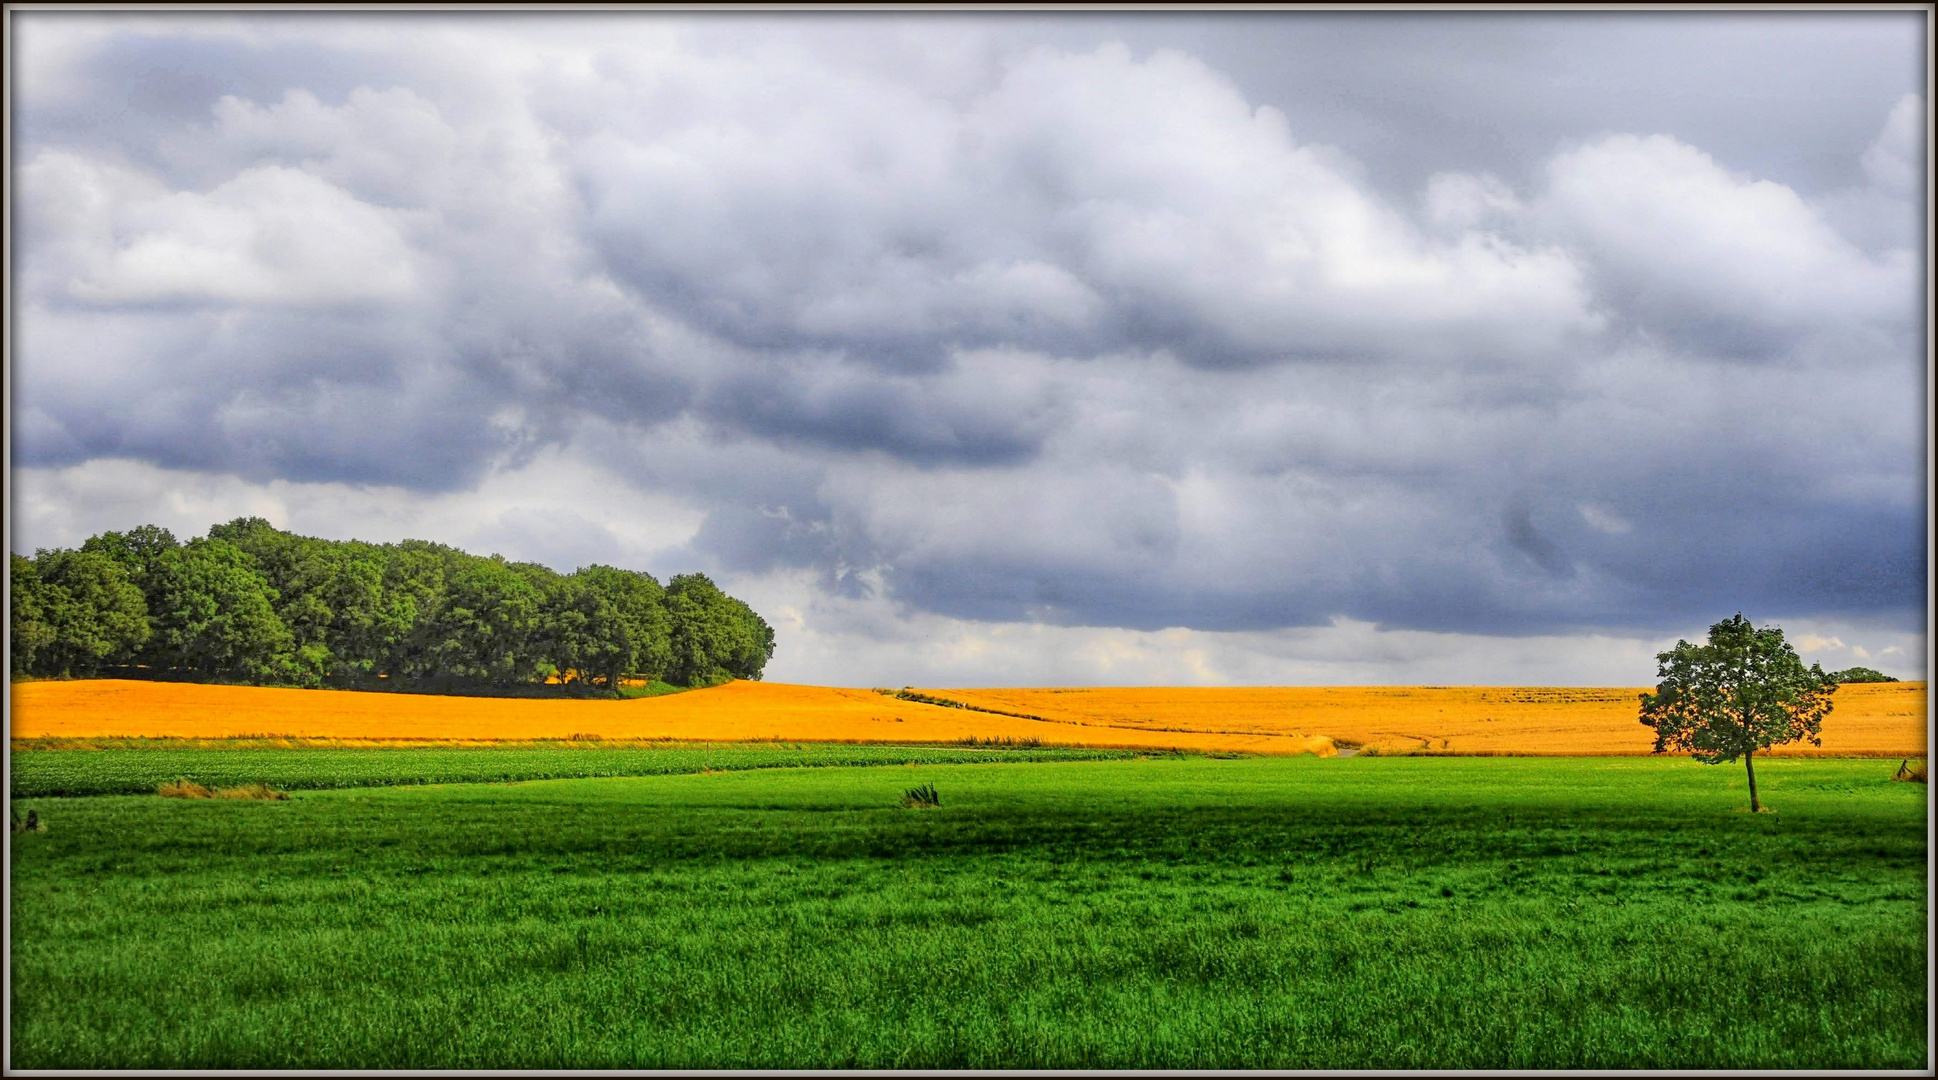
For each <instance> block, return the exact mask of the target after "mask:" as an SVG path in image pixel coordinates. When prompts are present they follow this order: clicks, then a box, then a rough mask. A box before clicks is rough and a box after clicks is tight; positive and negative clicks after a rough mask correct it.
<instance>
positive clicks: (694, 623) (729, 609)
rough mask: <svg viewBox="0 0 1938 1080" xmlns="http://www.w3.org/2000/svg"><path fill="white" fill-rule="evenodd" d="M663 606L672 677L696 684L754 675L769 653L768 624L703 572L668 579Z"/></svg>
mask: <svg viewBox="0 0 1938 1080" xmlns="http://www.w3.org/2000/svg"><path fill="white" fill-rule="evenodd" d="M666 611H667V614H668V616H669V617H670V622H671V633H670V635H669V638H670V640H669V663H668V667H667V674H666V677H667V679H668V680H669V681H671V682H676V683H684V684H686V685H688V686H698V685H704V684H710V683H717V682H725V681H727V680H728V679H758V678H760V672H761V669H762V668H763V667H765V666H766V664H767V661H768V660H769V659H771V658H772V657H773V655H774V630H773V628H772V627H770V626H768V625H767V622H766V620H764V619H762V618H761V617H760V616H759V615H756V614H754V611H753V609H752V608H749V607H748V606H747V605H746V604H743V603H741V602H740V601H738V600H736V599H734V598H733V597H731V596H728V595H727V594H726V593H723V592H721V591H720V588H719V586H717V585H715V584H714V583H713V582H712V580H711V579H709V578H708V577H707V576H706V575H705V574H682V575H680V576H678V577H675V578H674V579H673V580H672V581H670V582H668V583H667V585H666Z"/></svg>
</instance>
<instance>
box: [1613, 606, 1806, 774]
mask: <svg viewBox="0 0 1938 1080" xmlns="http://www.w3.org/2000/svg"><path fill="white" fill-rule="evenodd" d="M1656 661H1657V670H1656V677H1657V678H1658V679H1659V680H1660V681H1659V682H1658V683H1657V684H1656V688H1655V693H1653V694H1643V695H1642V723H1643V724H1644V725H1645V726H1647V727H1651V728H1654V729H1655V753H1658V754H1660V753H1664V752H1669V751H1674V752H1681V753H1688V754H1690V755H1691V756H1693V757H1694V758H1695V759H1696V760H1698V761H1701V762H1703V763H1705V764H1709V765H1717V764H1721V763H1723V762H1728V761H1735V760H1736V759H1737V758H1742V759H1743V767H1744V769H1745V770H1746V771H1747V772H1748V774H1749V782H1750V809H1751V810H1760V809H1762V805H1761V803H1760V802H1759V801H1758V800H1757V795H1756V766H1755V764H1754V762H1753V760H1752V759H1753V758H1754V756H1755V754H1756V752H1757V751H1758V750H1763V749H1766V748H1768V747H1771V746H1776V745H1780V744H1782V743H1788V742H1795V741H1797V740H1799V739H1808V740H1809V741H1810V742H1811V744H1812V745H1816V746H1822V745H1823V741H1822V739H1821V738H1820V736H1821V735H1822V733H1823V720H1824V717H1825V716H1826V715H1828V714H1829V712H1830V709H1831V695H1832V694H1833V693H1835V692H1836V690H1837V683H1836V681H1835V680H1834V679H1833V678H1832V677H1831V676H1829V675H1826V674H1824V669H1823V667H1822V666H1821V665H1818V664H1812V665H1810V666H1809V667H1808V668H1806V667H1804V666H1803V661H1802V660H1801V659H1799V658H1798V657H1797V653H1796V650H1794V649H1792V648H1791V647H1790V645H1789V643H1788V642H1786V641H1784V640H1783V631H1782V630H1779V629H1777V628H1775V627H1769V628H1767V629H1763V630H1758V629H1757V628H1756V627H1754V626H1752V625H1750V621H1749V620H1748V619H1745V618H1744V617H1743V616H1742V614H1741V613H1740V612H1739V613H1737V614H1736V615H1735V616H1734V617H1732V618H1729V619H1725V620H1723V621H1722V622H1719V623H1717V624H1716V625H1714V626H1712V627H1710V628H1709V641H1708V643H1707V644H1703V645H1692V644H1690V643H1689V642H1687V641H1678V642H1676V647H1675V648H1674V649H1671V650H1669V651H1668V652H1665V653H1658V654H1657V655H1656Z"/></svg>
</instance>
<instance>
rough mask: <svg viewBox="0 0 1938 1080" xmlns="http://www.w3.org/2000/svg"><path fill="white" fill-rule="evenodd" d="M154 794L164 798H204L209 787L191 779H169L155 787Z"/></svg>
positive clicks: (208, 795)
mask: <svg viewBox="0 0 1938 1080" xmlns="http://www.w3.org/2000/svg"><path fill="white" fill-rule="evenodd" d="M155 794H157V795H160V796H161V797H162V798H164V799H206V798H209V797H210V793H209V789H208V788H205V787H203V786H202V785H200V784H198V783H196V782H195V781H193V780H170V781H168V782H167V783H164V784H163V785H162V786H160V787H158V788H156V789H155Z"/></svg>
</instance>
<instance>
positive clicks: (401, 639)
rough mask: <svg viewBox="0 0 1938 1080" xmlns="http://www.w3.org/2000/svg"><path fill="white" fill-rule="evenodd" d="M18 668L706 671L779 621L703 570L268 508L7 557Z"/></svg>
mask: <svg viewBox="0 0 1938 1080" xmlns="http://www.w3.org/2000/svg"><path fill="white" fill-rule="evenodd" d="M10 571H11V572H10V574H9V583H8V584H9V595H10V596H11V598H12V602H13V609H12V620H11V625H12V630H13V648H12V652H11V656H10V664H11V666H12V670H13V671H14V672H16V673H18V674H24V675H36V676H89V675H97V674H100V673H102V672H104V671H108V670H111V669H114V668H117V667H128V666H136V667H141V668H146V669H148V670H149V671H150V672H151V673H172V674H174V675H176V676H177V677H186V678H192V679H206V680H228V681H241V682H255V683H273V684H281V685H293V686H342V685H360V684H366V683H369V684H372V685H375V684H374V683H373V682H371V681H372V680H375V679H378V678H384V679H386V680H387V684H389V685H397V684H396V682H395V681H396V680H415V681H419V682H423V681H426V680H431V681H437V682H440V683H457V684H472V685H476V686H481V687H483V686H491V687H512V686H520V685H529V684H536V683H543V682H546V681H547V680H550V679H556V680H558V681H559V682H560V683H562V684H566V685H568V686H570V685H572V684H577V685H578V686H580V687H582V688H585V689H594V688H598V689H604V690H607V691H614V692H616V691H618V690H619V688H620V687H621V686H623V685H624V684H625V682H626V681H627V680H629V679H646V680H659V681H664V682H668V683H673V684H676V685H681V686H704V685H712V684H714V683H718V682H723V681H725V680H727V679H758V678H760V675H761V670H762V668H764V667H765V666H766V663H767V661H768V660H769V659H771V658H772V657H773V655H774V631H773V629H772V628H771V627H769V626H768V625H767V623H766V621H765V620H763V619H762V618H761V617H760V616H759V615H757V614H755V612H754V611H753V609H751V608H749V607H748V606H747V605H746V604H744V603H742V602H741V601H739V600H736V599H734V598H733V597H731V596H728V595H727V594H726V593H723V592H721V591H720V589H719V588H718V587H717V586H715V585H714V583H713V582H712V581H710V580H708V578H707V577H706V576H705V575H704V574H682V575H679V576H676V577H674V578H672V579H671V580H670V581H668V582H667V583H666V584H665V585H664V586H662V585H661V584H660V583H659V582H658V581H657V580H655V579H654V578H653V576H652V575H650V574H645V573H640V572H637V571H632V570H621V569H618V568H616V567H611V566H587V567H582V568H580V569H579V570H577V571H574V572H573V573H570V574H560V573H558V572H556V571H554V570H551V569H550V568H548V567H544V566H540V565H538V564H536V563H517V562H508V561H506V560H505V559H504V558H503V557H501V556H497V555H493V556H491V557H489V558H485V557H481V556H477V555H471V554H467V553H465V552H463V551H459V550H457V549H456V548H453V547H448V546H446V545H444V544H436V543H431V542H428V541H423V540H405V541H402V542H401V543H395V544H370V543H364V542H361V541H356V540H323V539H318V538H316V537H310V536H297V535H295V534H293V533H288V532H284V531H283V530H281V529H278V528H276V527H274V526H273V525H271V524H270V523H269V522H267V521H265V520H263V519H262V518H254V517H251V518H237V519H235V520H234V521H231V522H229V523H227V524H224V525H216V526H214V527H213V528H211V529H210V530H209V534H208V535H207V536H206V537H201V538H196V539H191V540H189V541H187V542H186V543H184V542H180V541H178V540H176V538H175V536H174V535H173V534H172V533H170V532H169V531H168V530H167V529H164V528H160V527H158V526H155V525H143V526H140V527H139V528H134V529H130V530H128V531H127V532H125V533H122V532H104V533H102V534H100V535H98V536H92V537H89V538H88V540H87V542H86V543H83V544H82V545H81V546H80V547H79V548H78V549H71V548H64V549H52V550H49V549H41V550H39V551H36V552H35V553H34V556H33V558H31V559H28V558H23V557H22V556H20V555H12V556H11V563H10Z"/></svg>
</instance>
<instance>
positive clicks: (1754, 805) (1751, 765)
mask: <svg viewBox="0 0 1938 1080" xmlns="http://www.w3.org/2000/svg"><path fill="white" fill-rule="evenodd" d="M1755 756H1756V751H1754V750H1752V751H1750V752H1749V753H1747V754H1744V755H1743V767H1744V768H1745V769H1748V770H1749V772H1750V813H1752V814H1756V813H1761V812H1762V810H1763V804H1761V803H1759V802H1757V801H1756V763H1755V762H1753V761H1751V760H1750V759H1751V758H1753V757H1755Z"/></svg>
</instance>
